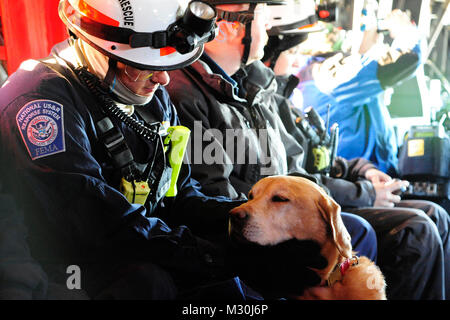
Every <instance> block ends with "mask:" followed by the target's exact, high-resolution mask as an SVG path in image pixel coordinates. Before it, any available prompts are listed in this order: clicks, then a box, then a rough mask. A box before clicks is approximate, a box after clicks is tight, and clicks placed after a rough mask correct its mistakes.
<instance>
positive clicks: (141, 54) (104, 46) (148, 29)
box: [59, 0, 217, 70]
mask: <svg viewBox="0 0 450 320" xmlns="http://www.w3.org/2000/svg"><path fill="white" fill-rule="evenodd" d="M59 16H60V18H61V19H62V21H63V22H64V23H65V24H66V26H67V27H68V28H69V30H70V31H71V32H73V33H74V34H75V35H76V36H78V37H80V38H81V39H83V40H85V41H86V42H88V43H89V44H90V45H91V46H93V47H94V48H96V49H97V50H99V51H100V52H102V53H103V54H105V55H107V56H108V57H110V58H112V59H115V60H118V61H121V62H123V63H125V64H128V65H130V66H133V67H136V68H139V69H150V70H173V69H178V68H182V67H185V66H187V65H189V64H191V63H192V62H194V61H195V60H197V59H198V58H199V57H200V55H201V54H202V52H203V44H204V43H205V42H208V41H211V40H213V39H214V37H215V35H216V32H217V31H216V26H215V20H216V16H217V14H216V10H215V9H214V7H212V6H211V5H209V4H207V3H205V2H203V1H196V0H194V1H191V2H189V0H61V1H60V4H59Z"/></svg>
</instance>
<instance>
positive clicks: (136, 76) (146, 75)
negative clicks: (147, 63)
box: [124, 65, 155, 82]
mask: <svg viewBox="0 0 450 320" xmlns="http://www.w3.org/2000/svg"><path fill="white" fill-rule="evenodd" d="M124 73H125V74H126V75H127V76H128V78H129V79H130V80H131V81H133V82H142V81H147V80H149V79H151V78H152V77H153V75H154V74H155V71H153V70H141V69H137V68H133V67H130V66H129V65H125V69H124Z"/></svg>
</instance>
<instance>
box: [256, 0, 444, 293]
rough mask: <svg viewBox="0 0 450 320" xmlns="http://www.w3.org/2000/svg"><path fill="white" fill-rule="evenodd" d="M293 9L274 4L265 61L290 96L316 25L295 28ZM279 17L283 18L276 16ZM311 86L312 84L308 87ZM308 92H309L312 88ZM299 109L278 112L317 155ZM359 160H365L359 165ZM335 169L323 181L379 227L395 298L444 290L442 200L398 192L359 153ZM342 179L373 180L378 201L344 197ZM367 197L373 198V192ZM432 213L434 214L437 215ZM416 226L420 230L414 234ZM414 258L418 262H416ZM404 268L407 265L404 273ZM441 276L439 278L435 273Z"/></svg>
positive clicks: (383, 258)
mask: <svg viewBox="0 0 450 320" xmlns="http://www.w3.org/2000/svg"><path fill="white" fill-rule="evenodd" d="M291 12H295V8H294V9H292V8H291V9H287V8H284V7H283V6H280V7H272V19H273V20H272V21H273V23H272V28H271V29H270V30H269V35H270V36H269V40H268V44H267V46H266V48H265V56H264V58H263V61H264V62H265V64H266V65H268V66H270V67H271V68H272V69H273V70H274V73H275V75H276V79H277V83H278V92H279V93H280V94H281V95H283V96H285V97H286V98H288V97H290V96H295V95H296V93H295V92H296V91H298V90H299V89H298V88H296V87H297V84H298V82H299V80H298V78H297V77H296V76H294V75H293V74H292V73H293V72H295V69H296V68H297V67H298V65H299V63H300V60H301V59H302V56H301V55H300V54H299V50H300V49H301V47H302V42H303V41H304V40H305V39H306V38H307V32H308V31H309V30H311V28H301V29H294V30H293V29H291V28H292V25H295V19H294V21H293V20H292V19H289V17H290V15H289V14H290V13H291ZM275 16H276V17H278V18H275ZM296 19H297V21H298V20H300V21H302V19H299V18H298V15H297V16H296ZM313 30H317V28H315V29H314V28H313ZM305 90H306V91H307V90H308V89H307V88H305ZM306 94H308V93H307V92H306ZM292 111H293V112H292ZM294 112H296V109H295V106H293V105H292V103H290V104H288V103H287V104H280V105H279V109H278V114H280V117H281V118H282V119H283V123H284V124H285V126H286V128H287V129H288V131H289V132H290V133H291V134H292V135H293V136H295V137H296V138H297V140H298V141H299V142H300V143H301V144H302V146H304V148H305V152H306V154H307V156H308V155H309V156H311V155H312V152H311V150H308V149H310V146H311V143H310V142H311V141H310V140H309V139H308V138H307V136H306V135H305V134H304V133H303V132H302V130H301V129H300V130H299V127H297V125H296V123H295V116H294ZM343 130H345V128H344V129H343ZM305 163H307V162H305ZM358 163H359V164H360V165H357V164H358ZM361 164H363V165H362V166H365V167H366V168H368V170H367V169H366V170H358V168H361V167H362V166H361ZM343 168H345V170H343ZM335 169H336V170H332V173H333V172H334V173H335V174H334V175H333V174H332V176H334V177H336V175H339V179H330V178H328V177H324V176H322V180H323V181H325V185H326V186H327V187H328V188H329V189H330V192H331V194H332V195H333V196H334V197H335V199H336V200H337V202H338V203H339V204H340V205H341V206H342V207H343V209H344V210H347V211H349V212H353V213H356V214H358V215H361V216H362V217H364V218H365V219H366V220H367V221H369V222H370V223H371V225H372V226H373V227H374V229H375V231H376V233H377V239H378V257H379V265H380V268H381V269H382V271H383V272H384V273H385V275H386V278H387V281H388V283H390V288H388V295H389V296H390V298H391V299H395V298H407V297H410V298H413V299H426V298H434V299H435V298H438V296H436V295H435V292H442V288H443V287H444V284H445V280H446V281H447V282H448V279H450V278H449V276H450V275H449V271H450V270H449V268H450V265H448V263H446V262H447V261H449V259H450V249H449V248H450V246H449V225H450V217H449V215H448V214H447V212H446V211H445V210H444V209H443V208H442V207H440V206H439V205H437V204H435V203H432V202H429V201H423V200H401V199H400V197H399V196H397V195H395V194H393V192H394V191H395V190H396V189H398V188H399V186H400V184H401V183H402V182H401V181H398V182H397V181H394V180H393V179H392V178H391V177H390V176H388V175H386V174H384V173H382V172H380V171H379V170H377V169H376V167H375V166H374V165H373V164H370V162H369V161H367V160H364V159H360V158H355V159H352V160H351V161H349V160H346V159H344V158H338V159H337V161H336V163H335ZM342 179H344V180H345V181H347V183H351V182H354V183H356V184H358V183H362V181H366V182H368V181H369V180H370V182H371V183H369V186H368V187H366V189H365V190H364V192H368V193H371V194H373V195H374V197H375V201H366V202H365V203H364V202H360V203H358V204H357V205H354V204H353V205H352V203H351V201H350V202H349V201H346V200H345V198H343V197H342V196H340V194H345V193H346V192H345V190H346V189H347V188H346V187H345V184H344V182H342ZM337 181H341V182H340V184H337ZM362 199H363V198H362ZM365 199H370V197H367V198H365ZM392 206H395V208H391V207H392ZM426 216H428V217H430V218H431V220H430V219H429V218H428V217H426ZM424 224H425V225H428V227H429V231H428V233H429V235H430V236H429V238H428V240H427V242H426V243H425V242H424V241H423V238H421V237H417V236H413V234H414V233H415V234H420V233H422V232H423V230H422V228H423V225H424ZM433 225H436V226H437V229H438V232H437V231H435V227H434V226H433ZM410 229H411V230H414V231H413V232H411V233H409V230H410ZM410 236H411V239H410V240H400V239H402V238H403V237H406V238H408V237H410ZM430 243H434V245H431V246H430ZM420 247H423V249H422V252H427V250H429V248H430V247H434V248H435V254H434V255H433V256H434V257H435V258H434V263H430V264H427V262H426V261H429V256H425V255H423V256H421V257H420V256H417V255H416V254H415V252H416V251H417V248H420ZM441 254H443V256H444V259H443V260H442V259H441V258H440V256H441ZM396 255H401V256H406V255H408V256H410V257H411V259H408V260H406V259H405V260H404V261H403V262H398V258H396ZM413 257H414V258H413ZM413 260H414V263H412V261H413ZM424 265H427V266H428V268H423V266H424ZM436 265H438V266H439V268H440V270H444V271H445V278H444V279H445V280H444V279H442V277H441V274H440V273H437V274H436V272H435V271H433V270H434V268H435V266H436ZM400 270H403V272H401V271H400ZM411 270H413V272H411ZM419 270H420V273H421V274H420V273H419ZM435 275H437V276H438V277H437V278H435ZM430 276H431V278H432V279H434V280H432V281H430V283H434V287H433V289H431V290H426V289H425V287H426V286H425V283H426V282H427V280H426V279H428V277H430ZM412 277H414V278H417V279H422V280H421V281H422V283H423V285H422V286H421V287H420V288H415V287H414V285H412V284H410V283H416V282H415V281H411V279H412ZM443 280H444V281H443ZM448 289H449V286H446V290H448Z"/></svg>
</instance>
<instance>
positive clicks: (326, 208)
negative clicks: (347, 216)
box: [318, 194, 352, 258]
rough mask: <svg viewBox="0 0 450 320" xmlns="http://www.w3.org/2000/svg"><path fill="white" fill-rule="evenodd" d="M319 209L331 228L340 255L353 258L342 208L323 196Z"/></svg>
mask: <svg viewBox="0 0 450 320" xmlns="http://www.w3.org/2000/svg"><path fill="white" fill-rule="evenodd" d="M318 207H319V211H320V213H321V214H322V217H323V218H324V219H325V221H327V222H328V223H329V225H330V226H331V232H332V234H333V240H334V243H335V245H336V247H337V249H338V250H339V253H340V254H341V255H342V256H343V257H345V258H351V256H352V243H351V241H350V240H351V237H350V234H349V233H348V231H347V228H346V227H345V225H344V222H343V221H342V218H341V206H340V205H338V204H337V203H336V202H335V201H334V200H333V199H332V198H331V197H329V196H327V195H325V194H322V196H321V197H320V199H319V202H318Z"/></svg>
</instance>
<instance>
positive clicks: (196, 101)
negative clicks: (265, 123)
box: [167, 70, 240, 199]
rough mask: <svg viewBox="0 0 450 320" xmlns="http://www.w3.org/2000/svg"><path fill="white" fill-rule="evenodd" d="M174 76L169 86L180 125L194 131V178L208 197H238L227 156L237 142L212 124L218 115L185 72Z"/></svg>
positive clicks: (190, 147) (191, 147)
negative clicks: (212, 113) (213, 112)
mask: <svg viewBox="0 0 450 320" xmlns="http://www.w3.org/2000/svg"><path fill="white" fill-rule="evenodd" d="M171 77H172V81H171V82H170V83H169V85H168V86H167V89H168V91H169V94H170V97H171V100H172V102H173V103H174V105H175V107H176V110H177V113H178V117H179V119H180V123H181V125H183V126H186V127H188V128H189V129H190V130H191V136H190V144H189V145H188V159H189V162H190V170H191V175H192V177H193V178H194V179H195V180H197V181H198V182H199V183H200V185H201V188H202V192H203V193H204V194H206V195H208V196H224V197H227V198H230V199H236V198H239V197H240V194H239V193H238V192H237V191H236V190H235V189H234V188H233V185H232V184H231V183H230V179H231V174H232V172H233V164H234V163H233V161H234V160H233V159H231V158H230V157H229V155H228V154H227V150H235V141H234V139H227V137H225V136H224V134H223V133H222V131H221V130H220V128H215V127H214V126H213V125H212V124H211V123H210V122H211V121H214V119H213V118H214V116H216V114H214V115H211V114H210V113H209V105H208V103H209V102H208V101H206V99H205V97H204V93H203V92H201V90H199V89H198V88H197V87H196V86H194V84H193V83H192V82H191V81H193V80H191V79H189V77H188V76H187V75H186V74H185V72H183V71H181V70H175V71H173V72H171ZM227 144H230V145H227Z"/></svg>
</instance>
